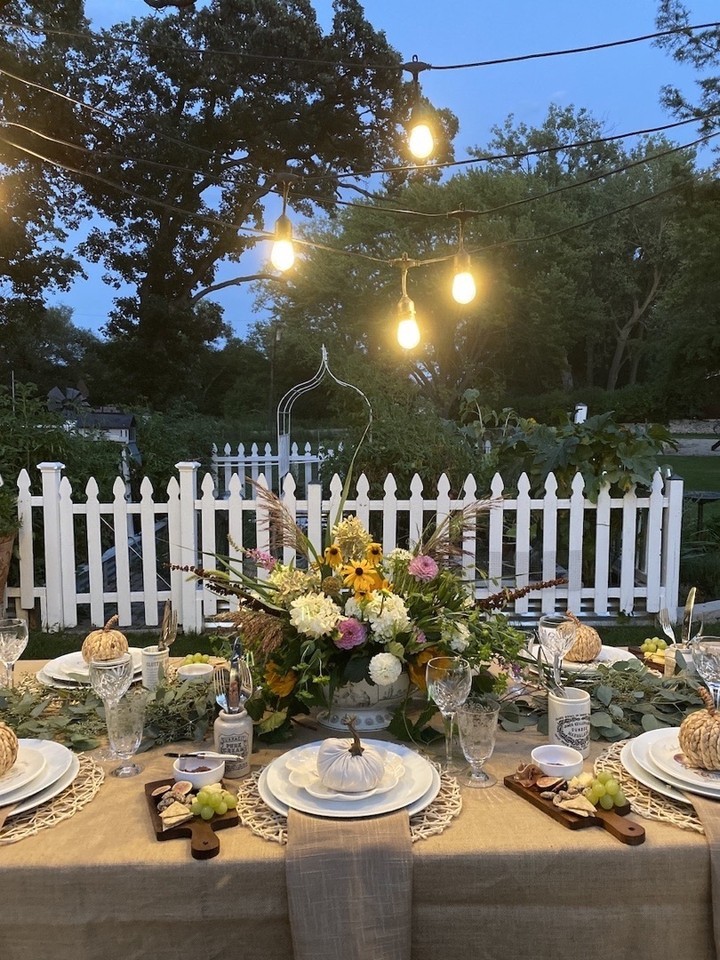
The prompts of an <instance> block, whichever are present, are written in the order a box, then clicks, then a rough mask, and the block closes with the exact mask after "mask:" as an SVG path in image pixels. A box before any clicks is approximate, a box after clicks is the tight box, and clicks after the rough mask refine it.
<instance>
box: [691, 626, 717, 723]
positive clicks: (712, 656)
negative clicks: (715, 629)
mask: <svg viewBox="0 0 720 960" xmlns="http://www.w3.org/2000/svg"><path fill="white" fill-rule="evenodd" d="M691 647H692V655H693V662H694V664H695V669H696V670H697V672H698V674H699V675H700V676H701V677H702V678H703V680H704V681H705V683H706V684H707V686H708V689H709V690H710V693H712V695H713V700H714V701H715V709H716V710H719V709H720V637H710V636H707V637H700V638H698V639H696V640H694V641H693V643H692V645H691Z"/></svg>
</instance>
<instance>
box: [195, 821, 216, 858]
mask: <svg viewBox="0 0 720 960" xmlns="http://www.w3.org/2000/svg"><path fill="white" fill-rule="evenodd" d="M190 829H191V833H190V837H191V840H190V852H191V853H192V855H193V857H194V858H195V859H196V860H209V859H210V858H211V857H214V856H216V854H217V853H218V851H219V850H220V841H219V840H218V837H217V834H216V833H215V831H214V830H213V828H212V827H211V826H210V824H209V823H208V822H207V821H205V820H201V819H200V817H195V819H194V820H192V821H191V823H190Z"/></svg>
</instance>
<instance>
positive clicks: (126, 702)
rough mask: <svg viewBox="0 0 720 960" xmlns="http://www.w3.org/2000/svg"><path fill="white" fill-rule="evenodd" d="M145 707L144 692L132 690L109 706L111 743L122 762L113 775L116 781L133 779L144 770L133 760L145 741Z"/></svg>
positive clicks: (107, 712) (109, 737) (108, 722)
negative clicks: (126, 778) (117, 779)
mask: <svg viewBox="0 0 720 960" xmlns="http://www.w3.org/2000/svg"><path fill="white" fill-rule="evenodd" d="M146 703H147V697H146V695H145V691H144V690H131V691H130V692H129V693H126V694H125V696H124V697H122V698H121V699H120V700H118V701H116V702H114V703H109V704H108V705H107V708H106V720H107V729H108V739H109V740H110V746H111V748H112V749H113V751H114V752H115V755H116V756H118V757H119V758H120V760H121V761H122V762H121V764H120V766H119V767H115V769H114V770H111V771H110V773H111V774H112V776H113V777H134V776H135V775H136V774H138V773H140V771H141V770H142V767H141V766H140V765H139V764H138V763H134V762H133V759H132V758H133V756H134V755H135V751H136V750H137V748H138V747H139V746H140V741H141V740H142V735H143V728H144V726H145V705H146Z"/></svg>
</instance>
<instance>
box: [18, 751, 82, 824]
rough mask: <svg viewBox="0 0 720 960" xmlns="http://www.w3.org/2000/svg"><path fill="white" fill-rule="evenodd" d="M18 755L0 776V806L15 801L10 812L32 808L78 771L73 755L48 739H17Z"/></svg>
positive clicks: (77, 764) (73, 776) (50, 796)
mask: <svg viewBox="0 0 720 960" xmlns="http://www.w3.org/2000/svg"><path fill="white" fill-rule="evenodd" d="M18 743H19V748H18V756H17V760H16V761H15V763H14V764H13V766H12V767H11V768H10V769H9V770H8V772H7V773H6V774H5V775H4V776H2V777H0V807H7V806H9V805H10V804H17V806H16V807H15V809H14V810H13V812H12V814H11V816H16V815H17V814H18V813H26V812H27V811H28V810H34V809H35V807H39V806H40V805H41V804H43V803H46V802H47V801H48V800H52V798H53V797H56V796H57V795H58V793H61V792H62V791H63V790H64V789H65V788H66V787H69V786H70V784H71V783H72V782H73V780H74V779H75V777H76V776H77V775H78V773H79V771H80V761H79V759H78V758H77V756H76V755H75V754H74V753H73V752H72V750H68V748H67V747H64V746H63V745H62V744H61V743H54V742H53V741H52V740H25V739H22V740H19V741H18Z"/></svg>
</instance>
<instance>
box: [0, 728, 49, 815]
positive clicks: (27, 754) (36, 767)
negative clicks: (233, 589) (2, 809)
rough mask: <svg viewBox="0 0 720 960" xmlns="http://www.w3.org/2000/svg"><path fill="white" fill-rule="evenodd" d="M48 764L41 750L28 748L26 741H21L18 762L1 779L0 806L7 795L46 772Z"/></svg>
mask: <svg viewBox="0 0 720 960" xmlns="http://www.w3.org/2000/svg"><path fill="white" fill-rule="evenodd" d="M46 762H47V761H46V760H45V756H44V754H42V753H40V751H39V750H35V749H34V748H33V747H28V746H26V745H25V742H24V741H19V746H18V754H17V760H16V761H15V763H14V764H13V765H12V766H11V767H10V769H9V770H8V772H7V773H5V774H3V776H2V777H0V804H2V803H3V801H4V798H5V797H6V796H7V794H9V793H14V792H15V791H16V790H17V789H18V788H19V787H22V786H24V785H25V784H26V783H29V782H30V781H31V780H34V779H35V777H38V776H39V775H40V774H41V773H42V771H43V770H44V768H45V764H46Z"/></svg>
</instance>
